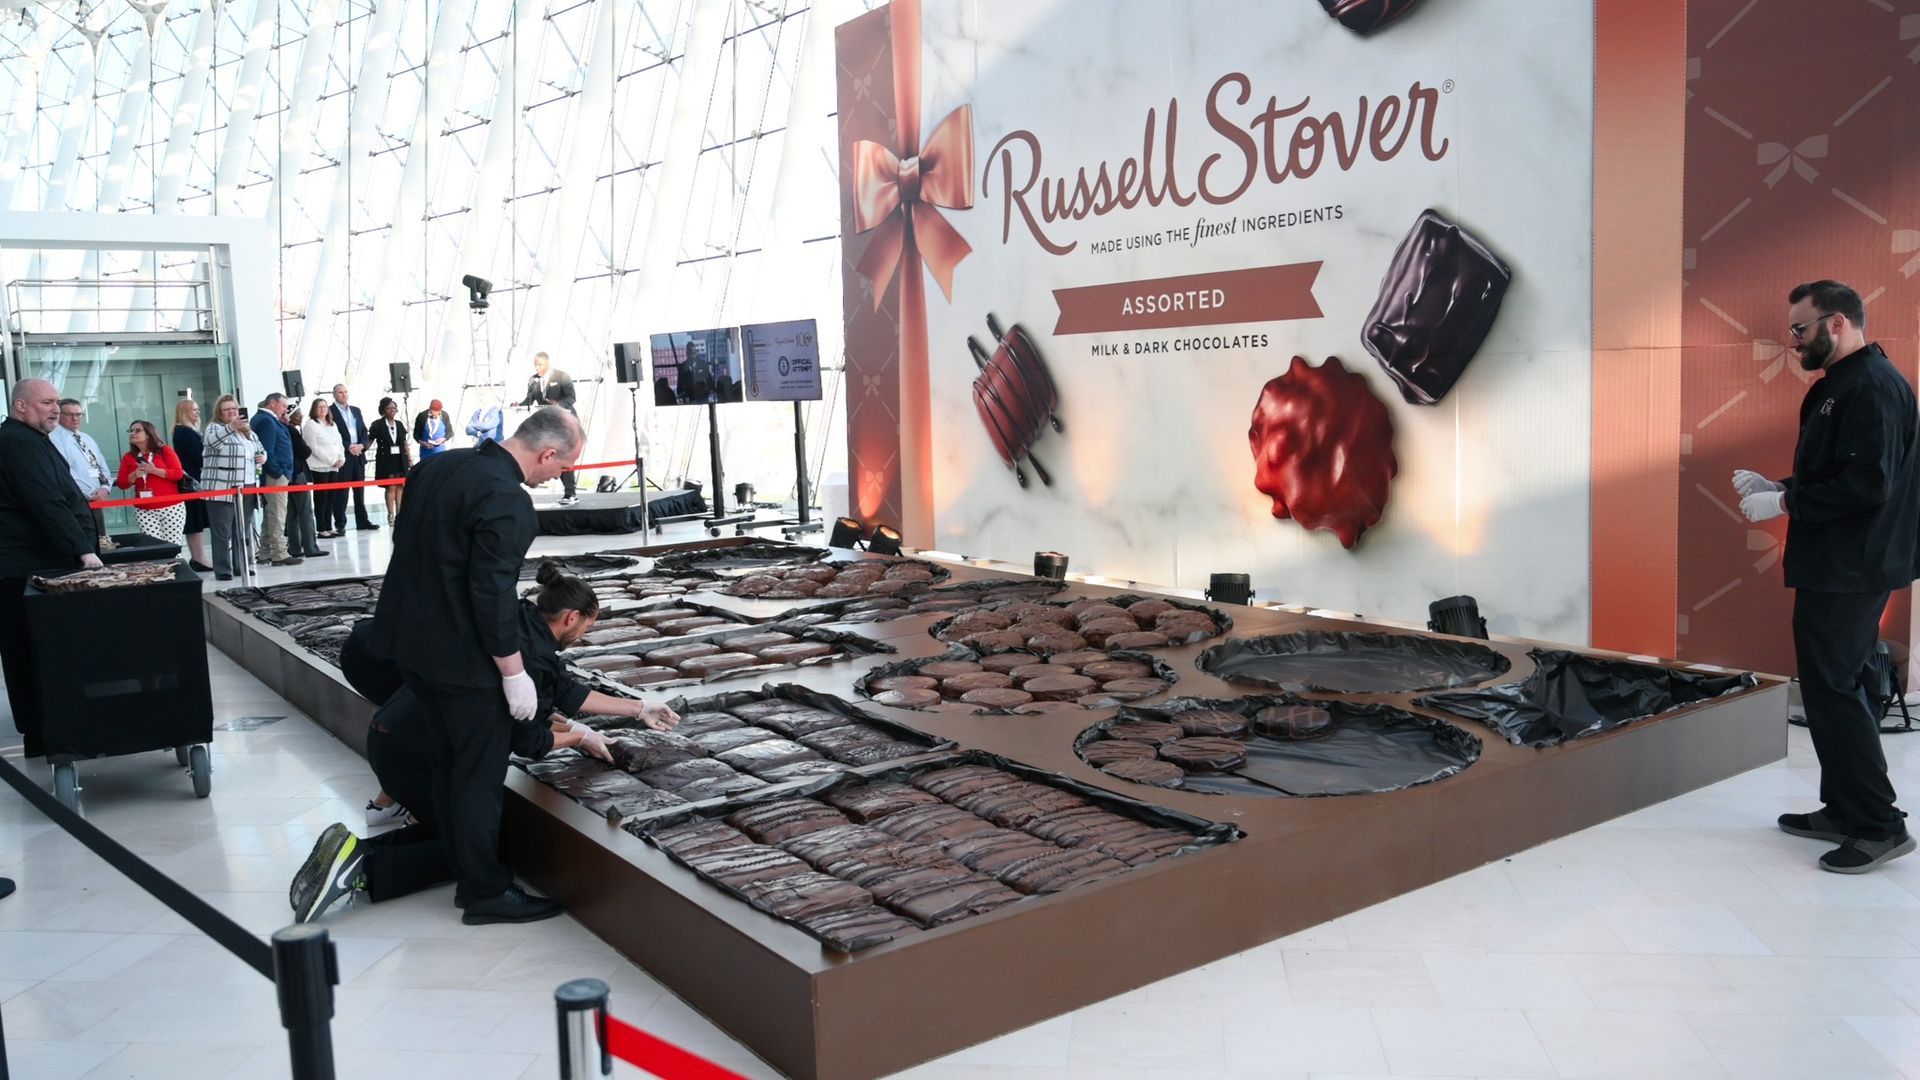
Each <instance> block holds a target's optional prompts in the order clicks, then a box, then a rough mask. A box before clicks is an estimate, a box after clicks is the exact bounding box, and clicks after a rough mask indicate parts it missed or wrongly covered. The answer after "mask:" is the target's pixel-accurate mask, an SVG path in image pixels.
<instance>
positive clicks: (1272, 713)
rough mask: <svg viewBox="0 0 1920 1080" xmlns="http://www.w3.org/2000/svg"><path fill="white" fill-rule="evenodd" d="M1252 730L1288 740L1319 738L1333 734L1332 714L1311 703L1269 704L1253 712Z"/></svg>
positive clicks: (1269, 736) (1270, 736) (1273, 737)
mask: <svg viewBox="0 0 1920 1080" xmlns="http://www.w3.org/2000/svg"><path fill="white" fill-rule="evenodd" d="M1253 730H1254V733H1255V734H1257V735H1265V736H1266V737H1268V738H1270V739H1285V740H1287V741H1289V742H1300V741H1304V740H1308V739H1319V738H1324V737H1325V736H1328V735H1331V734H1333V714H1332V713H1330V712H1328V711H1327V710H1325V709H1321V708H1316V707H1314V706H1312V705H1269V706H1267V707H1266V708H1264V709H1261V710H1260V711H1259V712H1257V713H1254V714H1253Z"/></svg>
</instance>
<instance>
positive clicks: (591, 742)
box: [567, 720, 613, 765]
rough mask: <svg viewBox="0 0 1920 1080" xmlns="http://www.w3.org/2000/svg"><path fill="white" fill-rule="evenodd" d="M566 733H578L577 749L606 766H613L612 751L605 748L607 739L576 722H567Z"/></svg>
mask: <svg viewBox="0 0 1920 1080" xmlns="http://www.w3.org/2000/svg"><path fill="white" fill-rule="evenodd" d="M567 730H568V731H577V732H579V733H580V743H579V748H580V749H581V750H582V751H584V752H586V753H589V754H592V755H593V756H594V757H597V758H599V759H600V760H601V761H604V762H606V763H607V764H609V765H611V764H613V751H612V750H610V749H608V748H607V737H606V736H605V735H602V734H600V733H599V732H597V731H595V730H593V729H592V728H590V727H588V726H587V725H585V724H583V723H581V722H580V721H578V720H568V721H567Z"/></svg>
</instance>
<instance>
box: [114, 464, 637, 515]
mask: <svg viewBox="0 0 1920 1080" xmlns="http://www.w3.org/2000/svg"><path fill="white" fill-rule="evenodd" d="M638 464H639V462H638V461H596V462H592V463H590V464H586V465H574V466H571V467H569V468H568V469H566V470H565V471H567V472H584V471H587V470H589V469H624V468H627V467H628V466H631V465H638ZM406 482H407V481H406V478H405V477H397V478H395V479H392V480H338V481H335V482H333V483H331V484H278V485H275V486H273V487H248V488H215V489H212V490H208V489H204V488H203V489H201V490H199V491H182V492H180V493H179V494H177V495H150V496H148V497H147V498H144V499H101V500H100V501H99V502H91V503H88V504H87V505H88V506H89V507H92V508H93V509H95V510H105V509H107V508H109V507H114V506H160V505H166V506H173V505H175V504H177V503H183V502H186V501H187V500H189V499H224V498H226V497H227V496H229V495H233V494H237V493H239V492H242V491H244V492H246V493H247V494H248V495H279V494H292V493H293V492H297V491H341V490H344V489H347V488H369V487H398V486H400V485H401V484H404V483H406Z"/></svg>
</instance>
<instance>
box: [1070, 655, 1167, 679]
mask: <svg viewBox="0 0 1920 1080" xmlns="http://www.w3.org/2000/svg"><path fill="white" fill-rule="evenodd" d="M1080 674H1082V675H1085V676H1086V677H1087V678H1089V679H1092V680H1094V681H1095V682H1110V681H1112V680H1114V679H1144V678H1146V677H1148V676H1149V675H1152V674H1153V668H1152V666H1151V665H1148V664H1143V663H1141V662H1140V661H1138V660H1099V661H1095V662H1094V663H1091V664H1088V665H1086V666H1085V667H1083V668H1081V669H1080Z"/></svg>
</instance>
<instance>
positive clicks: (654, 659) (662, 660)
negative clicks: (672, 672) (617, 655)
mask: <svg viewBox="0 0 1920 1080" xmlns="http://www.w3.org/2000/svg"><path fill="white" fill-rule="evenodd" d="M719 651H720V646H718V645H715V644H713V643H711V642H706V641H689V642H687V643H686V644H684V645H663V646H661V647H660V648H658V649H654V650H652V651H651V652H649V653H647V654H646V657H647V663H649V664H660V665H663V666H665V667H679V666H680V664H681V662H682V661H685V660H690V659H692V658H693V657H696V656H712V655H713V654H715V653H717V652H719Z"/></svg>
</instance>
